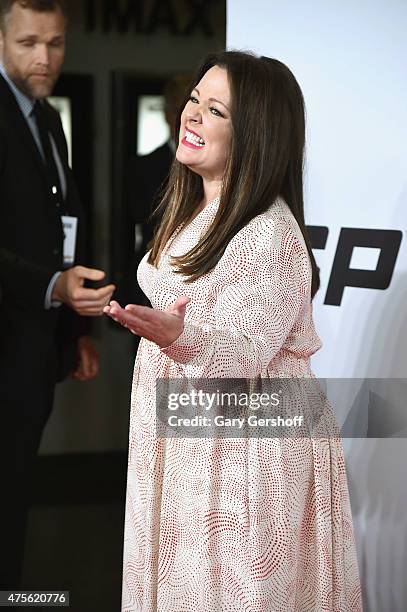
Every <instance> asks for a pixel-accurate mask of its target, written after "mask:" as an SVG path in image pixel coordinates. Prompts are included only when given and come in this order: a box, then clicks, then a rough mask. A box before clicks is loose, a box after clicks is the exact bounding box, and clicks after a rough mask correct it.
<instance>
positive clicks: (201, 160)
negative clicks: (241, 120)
mask: <svg viewBox="0 0 407 612" xmlns="http://www.w3.org/2000/svg"><path fill="white" fill-rule="evenodd" d="M231 138H232V122H231V116H230V88H229V82H228V77H227V72H226V70H225V69H224V68H220V67H219V66H213V67H212V68H210V69H209V70H208V71H207V72H206V73H205V74H204V76H203V77H202V79H201V80H200V81H199V83H198V84H197V85H196V87H195V89H194V90H193V91H192V93H191V97H190V99H189V101H188V102H187V104H186V106H185V108H184V110H183V111H182V115H181V126H180V133H179V144H178V149H177V153H176V157H177V160H178V161H179V162H181V163H182V164H185V165H186V166H188V168H190V169H191V170H193V171H194V172H196V173H197V174H199V175H200V176H202V178H203V179H207V180H222V178H223V175H224V172H225V167H226V160H227V156H228V152H229V149H230V142H231Z"/></svg>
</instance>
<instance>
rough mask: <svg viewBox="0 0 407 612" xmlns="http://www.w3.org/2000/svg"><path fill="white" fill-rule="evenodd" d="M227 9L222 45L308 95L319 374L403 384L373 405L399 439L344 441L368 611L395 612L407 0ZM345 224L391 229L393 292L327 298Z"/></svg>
mask: <svg viewBox="0 0 407 612" xmlns="http://www.w3.org/2000/svg"><path fill="white" fill-rule="evenodd" d="M227 17H228V21H227V46H228V48H238V49H251V50H253V51H255V52H257V53H259V54H262V55H268V56H270V57H276V58H278V59H280V60H281V61H283V62H285V63H286V64H287V65H288V66H289V67H290V68H291V69H292V71H293V72H294V74H295V75H296V77H297V79H298V81H299V83H300V85H301V88H302V90H303V93H304V96H305V101H306V106H307V123H308V128H307V129H308V134H307V138H308V148H307V160H308V163H307V180H306V220H307V223H309V224H311V225H324V226H327V227H328V228H329V236H328V241H327V245H326V249H325V250H324V251H315V255H316V258H317V262H318V264H319V265H320V267H321V277H322V285H321V290H320V292H319V294H318V295H317V297H316V298H315V307H314V313H315V321H316V325H317V329H318V332H319V333H320V335H321V338H322V341H323V344H324V346H323V348H322V349H321V351H320V352H319V353H318V354H317V355H316V356H315V357H314V360H313V367H314V370H315V372H316V374H317V375H319V376H321V377H332V378H345V377H349V378H357V377H370V378H381V377H382V378H390V377H398V378H401V379H404V380H401V381H399V384H398V383H397V381H396V382H395V383H394V384H392V386H391V389H392V390H394V391H395V395H396V396H397V397H396V399H394V397H390V398H388V397H386V398H385V400H387V404H386V401H384V400H382V402H381V404H380V409H381V411H382V412H379V415H380V418H381V419H382V421H381V423H382V425H383V429H385V427H386V426H387V423H386V421H385V419H388V418H389V417H390V418H392V419H393V420H394V422H396V413H397V414H398V417H397V418H400V414H401V413H400V409H402V412H403V414H402V417H403V418H404V420H402V422H401V423H399V425H398V428H397V427H393V434H392V435H395V436H397V435H398V436H399V437H400V439H398V440H395V439H383V438H380V439H356V438H348V439H345V440H344V448H345V452H346V456H347V465H348V474H349V487H350V493H351V503H352V509H353V514H354V522H355V529H356V535H357V544H358V554H359V561H360V570H361V577H362V583H363V588H364V591H365V604H366V610H367V611H369V612H387V611H389V612H390V610H391V612H402V611H405V610H406V609H407V587H406V580H405V577H406V569H405V568H406V548H405V542H406V535H407V513H406V512H405V508H406V507H407V487H406V480H405V473H404V469H403V466H404V465H405V463H406V459H407V442H406V439H405V438H404V437H402V436H403V435H404V433H405V430H404V431H403V429H404V428H405V427H406V410H405V405H404V397H406V394H405V392H404V393H402V391H404V390H405V388H406V382H407V381H406V380H405V379H407V359H406V357H405V346H406V343H407V314H406V310H407V308H406V304H407V299H406V298H407V285H406V274H407V258H406V254H407V238H406V235H405V234H406V231H405V230H406V227H407V208H406V203H407V202H406V199H407V175H406V155H405V147H406V142H407V121H406V109H407V75H406V60H407V36H406V32H407V4H406V3H405V1H404V0H386V1H384V0H382V1H378V0H376V1H373V2H372V1H371V0H358V1H357V2H355V1H352V0H332V1H331V2H325V1H324V0H311V2H303V0H291V1H290V2H270V1H268V0H252V1H251V2H250V3H248V2H246V0H228V5H227ZM343 227H353V228H371V229H395V230H399V231H401V232H402V243H401V248H400V251H399V254H398V258H397V260H396V266H395V271H394V274H393V278H392V281H391V284H390V286H389V288H388V289H387V290H377V289H365V288H355V287H352V288H346V289H345V292H344V295H343V298H342V302H341V305H340V306H332V305H326V304H324V298H325V293H326V288H327V284H328V279H329V275H330V273H331V268H332V263H333V259H334V255H335V251H336V247H337V243H338V237H339V232H340V229H341V228H343ZM377 255H378V253H377V251H375V250H371V249H366V248H359V249H355V251H354V259H352V264H351V265H352V267H356V268H362V269H373V270H374V269H375V268H376V262H377ZM372 384H373V385H375V383H374V382H373V383H372ZM377 384H379V383H378V382H376V387H377ZM355 385H356V395H358V393H357V391H358V389H359V390H360V393H359V395H360V394H362V395H363V393H362V390H363V389H362V383H361V381H355ZM382 387H383V385H382ZM396 387H397V388H396ZM399 387H400V388H401V389H402V391H401V392H400V389H399ZM387 388H389V387H387ZM354 391H355V390H354ZM376 391H377V390H376ZM401 393H402V394H401ZM393 395H394V394H393ZM375 396H376V397H377V396H380V391H379V392H378V393H377V392H375ZM369 397H372V393H370V395H369ZM400 399H401V400H402V406H400ZM384 406H386V410H388V413H386V414H384V413H383V410H384ZM345 408H346V406H345ZM351 410H352V414H351V415H350V417H351V419H352V423H353V431H351V435H359V430H358V428H357V427H358V426H359V425H360V420H363V419H365V420H366V419H368V418H369V414H367V412H366V405H363V403H361V404H358V405H356V404H355V405H352V402H351V401H350V396H349V397H348V406H347V408H346V409H345V415H341V421H343V420H344V419H345V417H346V416H349V413H350V411H351ZM397 411H398V412H397ZM346 412H347V413H348V414H346ZM358 423H359V425H358ZM379 426H380V419H379ZM390 430H392V428H391V427H390ZM394 432H395V433H394ZM382 435H386V434H382Z"/></svg>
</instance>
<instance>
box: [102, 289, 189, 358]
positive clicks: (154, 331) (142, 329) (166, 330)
mask: <svg viewBox="0 0 407 612" xmlns="http://www.w3.org/2000/svg"><path fill="white" fill-rule="evenodd" d="M188 302H189V298H188V297H186V296H181V297H179V298H178V299H177V300H175V302H174V303H173V304H171V306H169V308H167V309H166V310H165V311H163V310H156V309H155V308H149V307H148V306H136V305H135V304H128V305H127V306H126V308H124V309H123V308H121V306H120V304H118V303H117V302H114V301H113V302H110V305H109V306H106V307H105V308H104V309H103V311H104V313H105V314H107V315H108V316H109V317H111V318H112V319H114V320H115V321H117V323H120V324H121V325H123V326H124V327H127V329H129V330H130V331H131V332H132V333H133V334H136V335H137V336H142V337H143V338H147V340H151V342H155V343H156V344H158V346H159V347H161V348H164V347H166V346H169V345H170V344H172V343H173V342H174V341H175V340H176V339H177V338H178V336H180V335H181V333H182V330H183V329H184V318H185V310H186V305H187V303H188Z"/></svg>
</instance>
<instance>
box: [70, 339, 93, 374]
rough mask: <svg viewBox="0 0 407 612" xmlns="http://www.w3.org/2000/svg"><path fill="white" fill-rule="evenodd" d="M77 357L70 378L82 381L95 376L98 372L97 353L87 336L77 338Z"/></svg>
mask: <svg viewBox="0 0 407 612" xmlns="http://www.w3.org/2000/svg"><path fill="white" fill-rule="evenodd" d="M78 357H79V360H78V365H77V367H76V370H75V371H74V372H72V373H71V378H73V379H74V380H82V381H86V380H91V379H92V378H95V376H97V374H98V372H99V355H98V352H97V350H96V348H95V346H94V344H93V342H92V340H91V339H90V338H89V336H81V337H80V338H79V340H78Z"/></svg>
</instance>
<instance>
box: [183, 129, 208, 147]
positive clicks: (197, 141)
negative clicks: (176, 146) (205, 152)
mask: <svg viewBox="0 0 407 612" xmlns="http://www.w3.org/2000/svg"><path fill="white" fill-rule="evenodd" d="M185 140H186V141H187V142H189V143H190V144H193V145H195V146H196V147H203V146H205V141H204V140H203V139H202V138H201V137H200V136H197V135H196V134H193V133H192V132H189V131H188V130H187V131H186V132H185Z"/></svg>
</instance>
